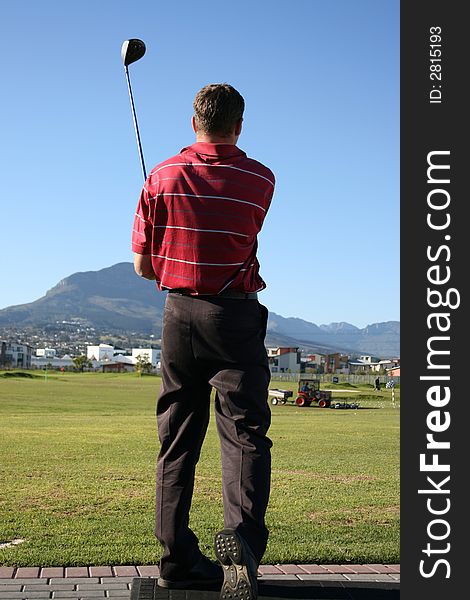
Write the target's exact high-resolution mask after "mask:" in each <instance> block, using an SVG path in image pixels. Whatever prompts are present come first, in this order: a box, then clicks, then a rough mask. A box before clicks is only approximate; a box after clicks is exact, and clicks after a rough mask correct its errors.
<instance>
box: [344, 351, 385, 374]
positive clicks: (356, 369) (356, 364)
mask: <svg viewBox="0 0 470 600" xmlns="http://www.w3.org/2000/svg"><path fill="white" fill-rule="evenodd" d="M378 364H379V359H378V358H376V357H374V356H369V355H363V356H360V357H359V358H357V359H355V360H350V361H349V363H348V366H349V372H350V373H353V374H354V373H370V372H371V371H375V370H376V367H377V366H378Z"/></svg>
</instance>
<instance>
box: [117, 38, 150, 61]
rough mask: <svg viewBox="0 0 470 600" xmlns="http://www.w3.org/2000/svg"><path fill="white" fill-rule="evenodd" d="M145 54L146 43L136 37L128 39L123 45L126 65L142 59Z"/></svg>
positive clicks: (122, 55)
mask: <svg viewBox="0 0 470 600" xmlns="http://www.w3.org/2000/svg"><path fill="white" fill-rule="evenodd" d="M144 54H145V44H144V42H143V41H142V40H139V39H136V38H133V39H130V40H126V41H125V42H124V43H123V45H122V47H121V58H122V62H123V63H124V66H125V67H127V66H128V65H130V64H132V63H134V62H136V61H137V60H139V59H141V58H142V56H143V55H144Z"/></svg>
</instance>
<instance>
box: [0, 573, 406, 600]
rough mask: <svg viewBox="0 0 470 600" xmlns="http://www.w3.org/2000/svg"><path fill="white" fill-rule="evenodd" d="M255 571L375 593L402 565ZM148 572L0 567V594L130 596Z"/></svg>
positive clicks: (32, 599)
mask: <svg viewBox="0 0 470 600" xmlns="http://www.w3.org/2000/svg"><path fill="white" fill-rule="evenodd" d="M259 573H260V575H261V577H260V579H259V582H260V584H263V585H265V584H266V585H267V587H269V585H271V586H272V585H276V584H282V585H284V584H288V585H289V586H290V589H293V588H294V586H295V585H296V584H295V582H297V583H298V585H299V586H305V584H306V582H310V583H311V584H312V585H316V586H318V588H328V587H329V588H330V591H331V588H332V587H338V589H339V588H341V589H343V590H344V589H345V588H347V587H348V586H349V585H351V586H353V585H355V586H356V587H357V586H358V585H360V584H363V585H364V586H367V589H368V590H369V592H370V591H372V590H371V587H372V588H373V587H374V584H376V585H377V596H376V597H377V598H378V597H379V596H380V597H382V596H381V592H380V591H379V590H383V588H384V586H385V587H387V588H392V589H398V587H399V583H400V565H382V564H370V565H294V564H286V565H261V566H260V568H259ZM148 577H151V578H154V577H158V567H157V566H130V565H129V566H117V567H112V566H96V567H17V568H15V567H0V600H45V599H50V600H55V599H62V600H66V599H73V600H80V599H83V600H94V599H98V598H99V599H103V598H114V597H116V599H118V598H124V597H125V598H129V597H130V590H131V586H132V581H133V580H134V579H135V578H148ZM299 589H301V588H300V587H299ZM351 589H352V588H351ZM326 591H327V590H325V592H326ZM291 597H296V596H295V595H294V596H291ZM318 597H326V596H318ZM329 597H332V596H329ZM338 597H344V598H352V597H353V596H351V595H349V596H348V595H346V596H338ZM354 597H357V596H354ZM370 597H371V598H372V597H374V596H370Z"/></svg>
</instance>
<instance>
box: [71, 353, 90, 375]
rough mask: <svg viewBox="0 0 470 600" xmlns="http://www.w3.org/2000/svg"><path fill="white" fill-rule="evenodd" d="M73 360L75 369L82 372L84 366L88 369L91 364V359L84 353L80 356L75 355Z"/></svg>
mask: <svg viewBox="0 0 470 600" xmlns="http://www.w3.org/2000/svg"><path fill="white" fill-rule="evenodd" d="M72 360H73V366H74V368H75V370H76V371H80V373H83V371H84V370H85V368H87V369H90V368H91V367H92V366H93V365H92V364H91V360H90V359H89V358H87V357H86V356H85V355H84V354H81V355H80V356H76V357H75V358H74V359H72Z"/></svg>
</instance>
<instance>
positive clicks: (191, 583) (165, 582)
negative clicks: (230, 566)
mask: <svg viewBox="0 0 470 600" xmlns="http://www.w3.org/2000/svg"><path fill="white" fill-rule="evenodd" d="M222 581H223V579H222V577H221V578H220V579H186V580H182V581H173V580H171V579H163V578H162V577H158V578H157V585H158V587H161V588H166V589H168V590H186V589H189V588H192V589H206V588H208V587H211V588H213V587H218V586H220V584H221V583H222Z"/></svg>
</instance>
